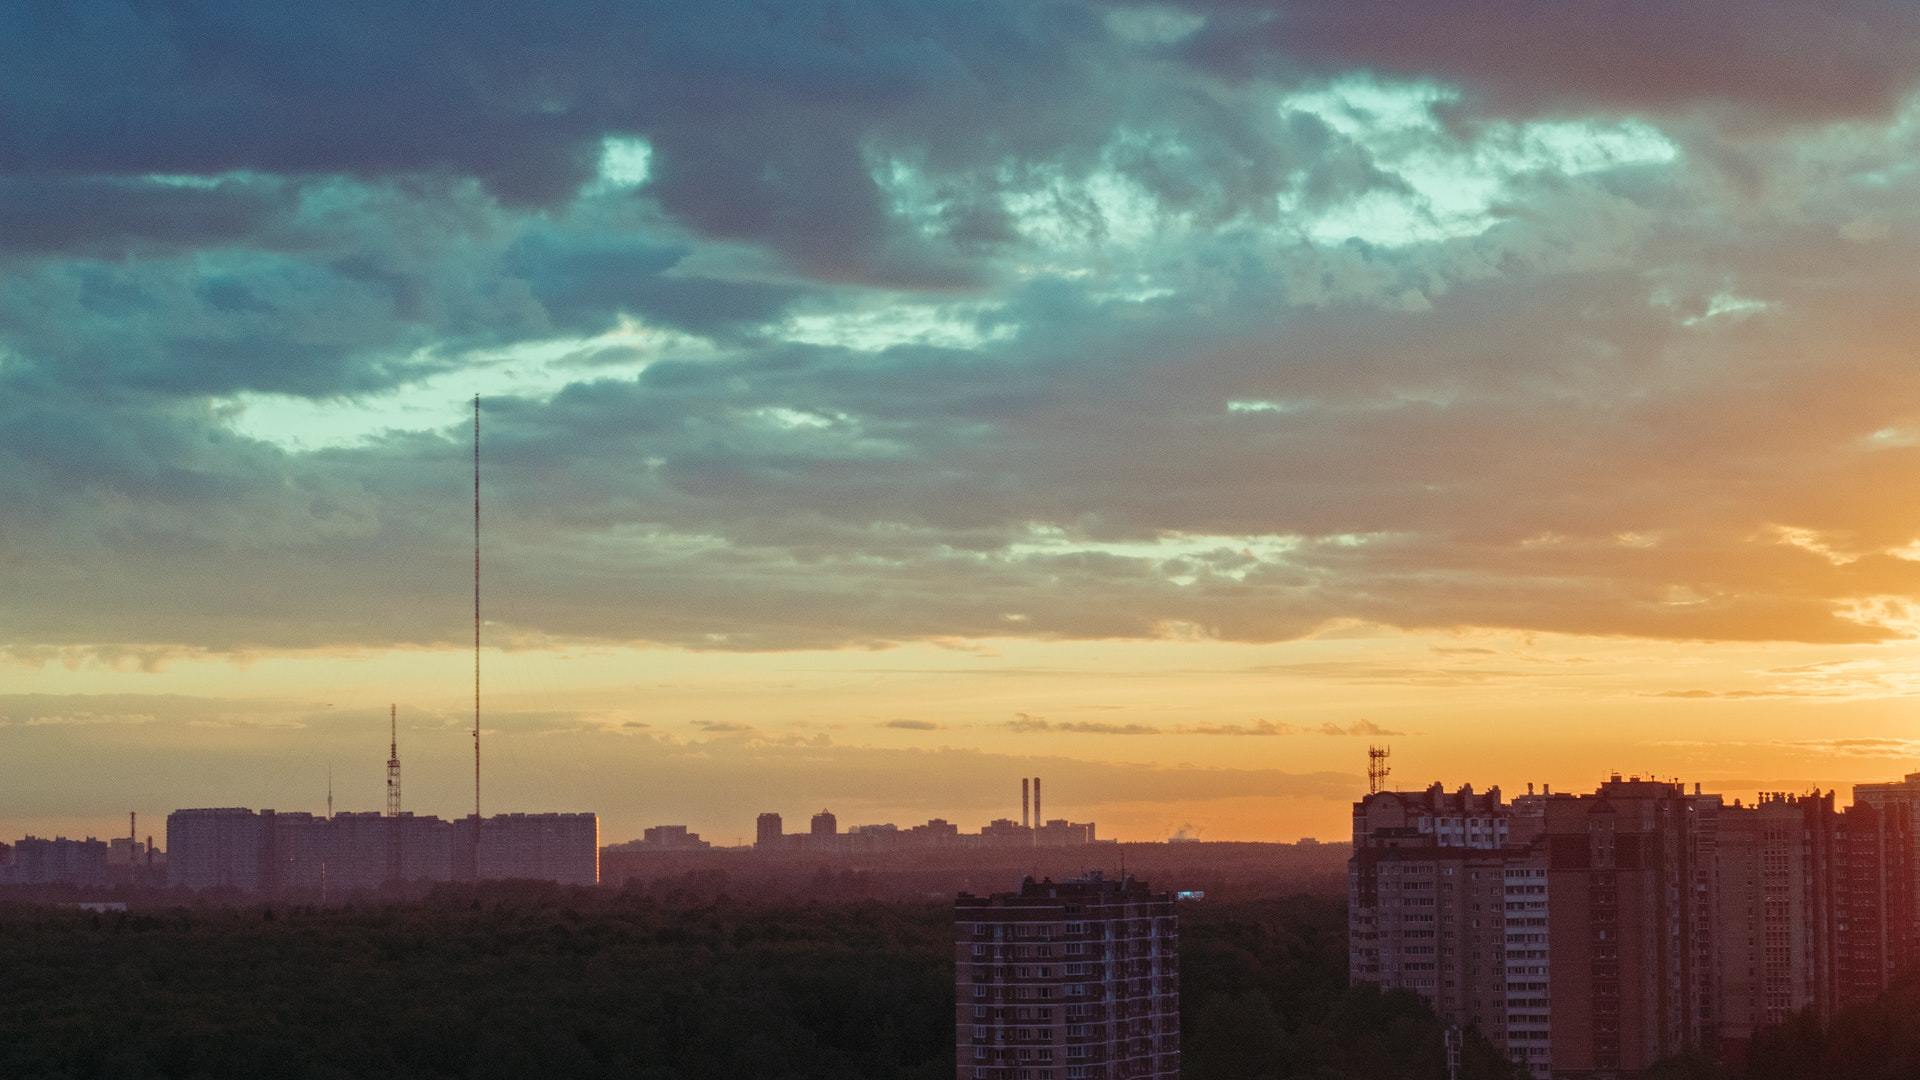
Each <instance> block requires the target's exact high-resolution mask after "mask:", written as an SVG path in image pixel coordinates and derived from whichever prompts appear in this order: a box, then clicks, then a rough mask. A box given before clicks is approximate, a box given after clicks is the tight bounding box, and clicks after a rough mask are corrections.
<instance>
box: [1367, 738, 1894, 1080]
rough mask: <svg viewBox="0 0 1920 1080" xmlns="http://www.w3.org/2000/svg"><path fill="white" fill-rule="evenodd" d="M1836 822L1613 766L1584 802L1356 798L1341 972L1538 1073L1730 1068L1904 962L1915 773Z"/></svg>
mask: <svg viewBox="0 0 1920 1080" xmlns="http://www.w3.org/2000/svg"><path fill="white" fill-rule="evenodd" d="M1876 788H1877V790H1876V791H1875V792H1874V793H1873V796H1872V797H1871V798H1867V797H1862V798H1861V799H1859V801H1857V802H1856V804H1855V805H1853V806H1851V807H1848V808H1847V809H1846V810H1844V811H1838V810H1836V808H1835V805H1834V797H1833V794H1832V793H1831V792H1827V793H1819V792H1816V793H1811V794H1786V793H1768V794H1763V795H1762V796H1761V797H1760V798H1759V799H1758V800H1756V801H1755V802H1754V803H1752V804H1750V805H1749V804H1743V803H1742V802H1740V801H1738V800H1736V801H1734V802H1732V803H1731V804H1729V803H1728V802H1727V801H1726V800H1724V799H1723V798H1722V797H1720V796H1718V795H1713V794H1706V793H1703V792H1701V790H1700V788H1699V786H1698V785H1696V786H1695V787H1694V789H1693V790H1692V791H1691V792H1689V791H1687V790H1685V789H1684V788H1683V787H1682V786H1681V785H1680V784H1678V783H1676V782H1669V781H1661V780H1650V779H1641V778H1638V777H1630V778H1626V779H1622V778H1621V777H1619V776H1614V777H1612V778H1610V779H1609V780H1608V781H1607V782H1606V783H1604V784H1601V785H1600V786H1599V787H1598V788H1597V789H1595V790H1594V791H1592V792H1591V793H1585V794H1580V795H1571V794H1565V793H1563V794H1557V795H1556V794H1552V793H1551V792H1548V791H1546V790H1544V789H1543V790H1542V791H1541V792H1540V793H1538V794H1535V793H1534V792H1533V790H1532V789H1531V788H1529V790H1528V793H1527V794H1526V795H1524V796H1520V797H1517V798H1515V799H1514V800H1513V801H1512V802H1511V803H1506V802H1503V801H1502V799H1501V797H1500V792H1499V790H1498V789H1492V790H1489V791H1487V792H1485V793H1478V794H1477V793H1475V792H1474V790H1473V789H1472V788H1471V787H1463V788H1460V789H1458V790H1457V791H1451V792H1450V791H1447V790H1445V789H1444V788H1442V787H1441V786H1440V785H1438V784H1436V785H1434V786H1432V787H1430V788H1428V789H1426V790H1424V791H1413V792H1408V791H1379V792H1375V793H1372V794H1369V795H1368V796H1367V797H1366V798H1365V799H1362V800H1361V801H1360V802H1358V803H1356V804H1354V833H1353V836H1354V853H1353V857H1352V859H1351V861H1350V863H1349V906H1348V927H1349V971H1350V975H1351V978H1352V980H1353V981H1354V982H1355V983H1372V984H1376V985H1379V986H1382V987H1387V988H1394V989H1405V990H1411V991H1413V992H1415V993H1418V994H1420V995H1421V996H1423V997H1425V998H1426V999H1427V1000H1428V1001H1429V1002H1431V1003H1432V1004H1433V1007H1434V1009H1435V1010H1436V1011H1437V1012H1438V1013H1440V1015H1441V1016H1443V1017H1445V1018H1446V1019H1448V1020H1449V1021H1451V1022H1453V1023H1457V1024H1461V1025H1464V1026H1471V1027H1474V1028H1477V1029H1479V1030H1480V1031H1481V1032H1482V1033H1483V1034H1485V1035H1486V1036H1487V1037H1488V1038H1490V1039H1491V1040H1493V1041H1494V1042H1495V1043H1496V1044H1497V1045H1500V1046H1502V1047H1503V1048H1505V1049H1506V1051H1507V1052H1508V1053H1509V1055H1511V1056H1512V1057H1513V1058H1514V1060H1516V1061H1518V1062H1520V1063H1522V1064H1524V1065H1526V1066H1527V1068H1528V1069H1529V1071H1530V1072H1531V1073H1532V1075H1533V1076H1534V1077H1536V1078H1538V1080H1626V1078H1630V1077H1636V1076H1640V1075H1643V1074H1644V1073H1645V1072H1646V1070H1648V1069H1649V1068H1650V1067H1651V1066H1653V1065H1654V1064H1655V1063H1656V1062H1658V1061H1660V1060H1662V1059H1664V1058H1667V1057H1670V1056H1672V1055H1675V1054H1678V1053H1682V1052H1685V1051H1689V1050H1694V1049H1704V1050H1707V1051H1709V1052H1716V1053H1718V1054H1720V1055H1721V1056H1723V1057H1727V1058H1733V1059H1737V1058H1738V1056H1739V1055H1740V1053H1741V1052H1742V1050H1743V1048H1744V1047H1745V1045H1746V1044H1747V1043H1748V1042H1749V1041H1750V1040H1751V1039H1752V1037H1753V1035H1754V1034H1755V1033H1756V1032H1758V1031H1760V1030H1762V1029H1764V1028H1766V1027H1768V1026H1770V1025H1773V1024H1778V1023H1780V1022H1781V1021H1783V1020H1784V1019H1786V1018H1787V1017H1789V1016H1792V1015H1794V1014H1796V1013H1799V1012H1802V1011H1809V1010H1810V1011H1813V1012H1815V1013H1816V1014H1825V1013H1828V1012H1830V1011H1831V1010H1833V1009H1835V1008H1838V1007H1841V1006H1843V1005H1845V1004H1847V1003H1849V1002H1853V1001H1859V1000H1864V999H1867V998H1871V997H1872V996H1873V995H1875V994H1877V993H1879V992H1880V991H1881V990H1882V989H1884V988H1885V987H1886V986H1887V985H1888V984H1889V983H1890V982H1891V980H1892V979H1894V978H1895V977H1896V976H1898V975H1899V974H1900V973H1902V972H1904V971H1907V970H1910V969H1911V967H1912V966H1913V952H1914V947H1915V944H1914V927H1915V925H1916V920H1915V918H1914V912H1915V904H1916V898H1915V886H1916V881H1917V880H1920V879H1917V878H1916V869H1915V850H1914V845H1915V837H1914V829H1913V821H1914V817H1915V811H1914V807H1915V806H1916V805H1920V775H1917V776H1915V777H1909V778H1908V780H1907V781H1904V782H1902V783H1901V784H1895V785H1877V786H1876Z"/></svg>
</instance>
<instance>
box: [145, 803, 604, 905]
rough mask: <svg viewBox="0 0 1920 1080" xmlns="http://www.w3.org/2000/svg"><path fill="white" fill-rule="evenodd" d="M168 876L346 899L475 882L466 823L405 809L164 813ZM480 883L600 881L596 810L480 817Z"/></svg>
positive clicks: (179, 882) (190, 884) (183, 883)
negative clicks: (414, 886) (407, 886)
mask: <svg viewBox="0 0 1920 1080" xmlns="http://www.w3.org/2000/svg"><path fill="white" fill-rule="evenodd" d="M167 849H168V860H167V866H166V868H167V880H168V881H169V883H170V884H172V885H174V886H176V887H180V888H188V889H236V890H239V891H241V892H247V893H259V894H263V895H319V896H324V895H328V894H344V893H348V892H353V891H357V890H375V889H379V888H382V887H385V886H388V885H392V884H399V883H405V882H422V881H425V882H439V881H454V880H465V879H471V878H473V877H475V876H476V874H475V872H474V833H473V824H472V819H471V818H467V819H463V820H461V821H458V822H448V821H443V820H442V819H440V818H437V817H432V816H422V815H417V814H412V813H406V812H402V813H400V814H397V815H393V816H388V815H385V814H378V813H349V814H336V815H334V816H333V817H330V818H329V817H324V816H320V815H315V814H309V813H305V812H284V811H274V810H259V811H255V810H249V809H245V808H241V807H223V808H212V809H194V810H176V811H174V812H173V813H172V814H169V815H168V816H167ZM479 859H480V861H479V873H478V875H477V876H478V877H480V878H482V879H488V880H498V879H506V878H524V879H531V880H537V881H553V882H559V883H561V884H567V885H592V884H595V883H596V882H598V881H599V870H600V827H599V819H598V818H597V817H596V816H595V815H593V814H501V815H497V816H495V817H490V818H484V819H482V825H481V831H480V845H479Z"/></svg>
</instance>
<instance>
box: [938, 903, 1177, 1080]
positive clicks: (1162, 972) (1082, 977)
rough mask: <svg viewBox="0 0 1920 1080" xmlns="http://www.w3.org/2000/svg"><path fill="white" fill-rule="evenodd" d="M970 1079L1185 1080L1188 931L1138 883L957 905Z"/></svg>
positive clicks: (959, 1016) (960, 1023) (961, 1059)
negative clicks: (1184, 938) (1184, 945)
mask: <svg viewBox="0 0 1920 1080" xmlns="http://www.w3.org/2000/svg"><path fill="white" fill-rule="evenodd" d="M954 967H955V977H956V980H957V993H956V1001H955V1010H956V1011H955V1032H956V1047H955V1050H956V1071H955V1075H956V1077H957V1078H959V1080H1177V1078H1178V1077H1179V1075H1180V968H1179V922H1178V918H1177V916H1176V915H1175V913H1174V902H1173V897H1172V896H1171V895H1169V894H1167V893H1156V892H1153V891H1152V890H1151V889H1149V888H1148V887H1147V885H1146V884H1145V883H1144V882H1141V881H1137V880H1135V879H1133V878H1130V877H1128V878H1119V879H1109V878H1106V877H1103V876H1101V875H1100V874H1098V873H1095V874H1090V875H1088V876H1086V877H1084V878H1078V879H1074V880H1070V881H1060V882H1056V881H1051V880H1040V881H1035V880H1034V879H1032V878H1028V879H1026V880H1025V881H1023V882H1022V883H1021V885H1020V888H1019V890H1018V891H1016V892H1006V893H995V894H993V895H991V896H973V895H970V894H967V893H962V894H961V895H960V896H959V898H958V899H957V900H956V901H955V902H954Z"/></svg>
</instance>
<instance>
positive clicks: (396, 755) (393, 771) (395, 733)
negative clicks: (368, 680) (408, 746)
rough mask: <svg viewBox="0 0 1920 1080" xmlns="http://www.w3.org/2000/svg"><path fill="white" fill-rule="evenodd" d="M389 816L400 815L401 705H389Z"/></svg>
mask: <svg viewBox="0 0 1920 1080" xmlns="http://www.w3.org/2000/svg"><path fill="white" fill-rule="evenodd" d="M387 816H388V817H399V816H400V707H399V706H398V705H389V706H387Z"/></svg>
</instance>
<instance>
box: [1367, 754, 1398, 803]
mask: <svg viewBox="0 0 1920 1080" xmlns="http://www.w3.org/2000/svg"><path fill="white" fill-rule="evenodd" d="M1392 756H1393V750H1392V749H1391V748H1389V747H1385V746H1369V747H1367V794H1369V795H1378V794H1379V793H1381V792H1383V791H1385V790H1387V777H1388V776H1390V775H1392V773H1393V766H1391V765H1388V764H1387V759H1388V758H1389V757H1392Z"/></svg>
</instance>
